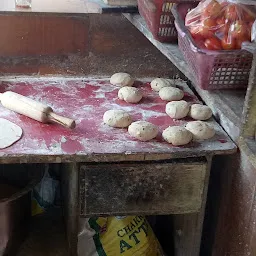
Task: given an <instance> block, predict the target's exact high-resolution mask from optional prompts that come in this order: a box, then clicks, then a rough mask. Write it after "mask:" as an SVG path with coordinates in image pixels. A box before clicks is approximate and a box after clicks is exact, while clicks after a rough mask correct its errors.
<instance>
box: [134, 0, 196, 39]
mask: <svg viewBox="0 0 256 256" xmlns="http://www.w3.org/2000/svg"><path fill="white" fill-rule="evenodd" d="M181 1H182V0H171V1H170V0H169V1H168V0H138V9H139V12H140V15H141V16H142V17H143V18H144V20H145V21H146V23H147V26H148V29H149V30H150V31H151V33H152V34H153V36H154V38H155V39H156V40H158V41H160V42H163V43H172V42H177V36H178V35H177V30H176V28H175V25H174V16H173V14H172V7H173V5H174V4H175V3H180V2H181ZM191 1H192V2H196V0H186V1H185V2H191ZM182 2H184V1H182ZM197 2H198V1H197Z"/></svg>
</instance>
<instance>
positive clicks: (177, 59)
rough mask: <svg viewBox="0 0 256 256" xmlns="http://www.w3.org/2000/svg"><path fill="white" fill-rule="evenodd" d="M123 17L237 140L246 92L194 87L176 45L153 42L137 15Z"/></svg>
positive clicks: (142, 21)
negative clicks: (155, 48) (183, 77)
mask: <svg viewBox="0 0 256 256" xmlns="http://www.w3.org/2000/svg"><path fill="white" fill-rule="evenodd" d="M123 15H124V16H125V17H126V18H127V19H128V20H129V21H130V22H131V23H132V24H133V25H134V26H135V27H136V28H137V29H138V30H139V31H140V32H142V33H143V34H144V36H145V37H147V38H148V40H149V41H150V42H151V43H152V44H153V45H154V46H156V47H157V48H158V49H159V51H161V52H162V53H163V54H164V55H165V56H166V57H167V58H168V59H169V60H170V61H171V62H172V63H173V64H174V65H175V66H176V67H177V68H178V69H179V70H180V71H181V72H182V73H183V74H184V75H185V76H186V77H187V78H188V79H189V80H190V81H191V82H192V85H193V87H194V88H195V90H196V92H197V93H198V94H199V96H200V97H201V98H202V100H203V101H204V102H205V104H207V105H208V106H209V107H211V109H212V111H213V113H214V115H215V117H216V119H217V120H218V121H219V123H220V124H221V125H222V127H223V128H224V129H225V131H226V132H227V133H228V134H229V135H230V137H231V138H232V139H233V140H237V138H238V136H239V133H240V123H241V122H240V121H241V117H242V111H243V105H244V99H245V93H246V92H245V91H243V90H242V91H241V90H221V91H219V90H216V91H205V90H202V89H200V88H199V87H198V86H196V84H195V82H194V77H193V75H192V74H191V72H190V70H189V67H188V65H187V63H186V62H185V60H184V58H183V55H182V53H181V52H180V50H179V48H178V46H177V45H176V44H164V43H160V42H158V41H157V40H155V39H154V38H153V36H152V34H151V32H150V31H149V30H148V28H147V26H146V23H145V21H144V20H143V18H142V17H141V16H140V15H139V14H123Z"/></svg>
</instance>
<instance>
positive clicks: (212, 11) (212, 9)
mask: <svg viewBox="0 0 256 256" xmlns="http://www.w3.org/2000/svg"><path fill="white" fill-rule="evenodd" d="M205 12H206V13H208V14H209V16H210V17H213V18H214V17H215V18H216V17H218V16H219V15H220V13H221V5H220V4H219V2H218V1H216V0H212V1H211V2H210V3H209V4H208V5H207V7H206V8H205Z"/></svg>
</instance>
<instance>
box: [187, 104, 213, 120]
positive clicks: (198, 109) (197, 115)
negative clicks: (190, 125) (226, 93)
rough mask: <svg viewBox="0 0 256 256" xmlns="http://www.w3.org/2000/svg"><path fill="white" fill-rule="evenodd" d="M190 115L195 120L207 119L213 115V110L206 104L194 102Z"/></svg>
mask: <svg viewBox="0 0 256 256" xmlns="http://www.w3.org/2000/svg"><path fill="white" fill-rule="evenodd" d="M189 116H191V117H192V118H193V119H195V120H202V121H203V120H207V119H209V118H211V117H212V110H211V109H210V108H209V107H208V106H205V105H201V104H193V105H192V106H191V107H190V112H189Z"/></svg>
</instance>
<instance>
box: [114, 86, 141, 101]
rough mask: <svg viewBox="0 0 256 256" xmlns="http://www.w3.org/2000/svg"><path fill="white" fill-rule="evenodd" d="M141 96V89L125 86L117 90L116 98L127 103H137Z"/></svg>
mask: <svg viewBox="0 0 256 256" xmlns="http://www.w3.org/2000/svg"><path fill="white" fill-rule="evenodd" d="M142 96H143V94H142V91H141V90H140V89H138V88H135V87H129V86H125V87H122V88H121V89H119V91H118V98H119V99H120V100H124V101H126V102H129V103H138V102H139V101H140V100H141V99H142Z"/></svg>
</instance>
